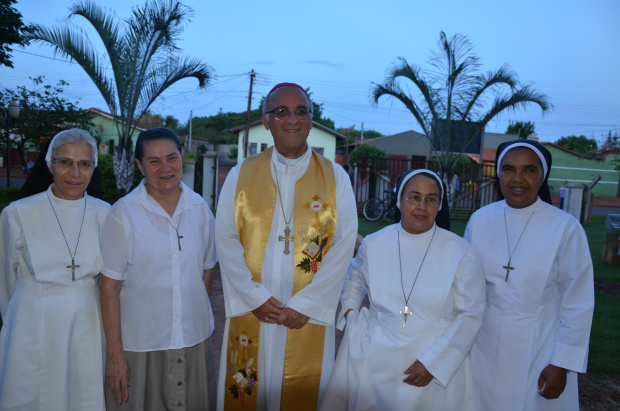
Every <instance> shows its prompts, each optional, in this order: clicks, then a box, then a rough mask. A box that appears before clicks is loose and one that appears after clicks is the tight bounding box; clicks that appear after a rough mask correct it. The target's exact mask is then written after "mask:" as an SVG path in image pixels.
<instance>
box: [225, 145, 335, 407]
mask: <svg viewBox="0 0 620 411" xmlns="http://www.w3.org/2000/svg"><path fill="white" fill-rule="evenodd" d="M272 150H273V147H271V148H269V149H268V150H266V151H264V152H263V153H261V154H258V155H255V156H252V157H249V158H247V159H246V160H245V161H244V162H243V164H242V165H241V170H240V171H239V180H238V182H237V191H236V194H235V222H236V225H237V232H238V234H239V241H240V242H241V245H243V248H244V254H245V261H246V264H247V266H248V268H249V269H250V272H251V273H252V279H253V281H255V282H257V283H260V282H261V269H262V265H263V256H264V254H265V249H266V247H267V242H268V240H269V233H270V231H271V223H272V219H273V214H274V212H275V207H276V201H277V188H276V184H275V182H274V180H273V178H272V176H271V157H272ZM294 216H295V226H296V227H297V230H296V231H295V230H293V232H294V234H293V236H292V237H293V252H294V254H293V256H294V257H293V258H294V259H293V261H294V263H293V264H294V265H295V267H294V281H293V295H294V294H295V293H297V292H298V291H299V290H301V289H302V288H304V287H305V286H306V285H308V284H310V282H311V281H312V278H313V277H314V274H315V273H316V272H317V271H318V269H319V268H320V265H321V260H322V259H323V256H324V255H325V254H326V253H327V252H328V251H329V248H330V245H331V242H332V240H333V238H334V233H335V231H336V179H335V176H334V169H333V166H332V164H331V162H330V161H329V160H327V159H325V158H323V157H321V156H319V155H318V154H316V153H315V152H314V151H313V152H312V157H311V158H310V164H309V165H308V169H307V170H306V172H305V174H304V175H303V176H302V177H301V178H300V179H299V180H298V181H297V183H296V184H295V203H294ZM293 228H294V227H293ZM282 327H284V326H282ZM260 330H261V322H260V321H259V320H258V319H257V318H256V316H254V314H252V313H251V312H250V313H247V314H244V315H242V316H238V317H233V318H231V319H230V323H229V328H228V359H227V367H226V389H225V391H224V392H225V396H226V398H225V401H224V409H226V410H244V409H247V410H255V409H256V406H257V398H256V396H257V392H258V390H257V387H258V384H260V383H261V382H260V381H259V378H258V375H259V373H258V350H259V346H260V344H259V342H260ZM324 340H325V326H322V325H317V324H310V323H307V324H306V325H304V326H303V327H302V328H301V329H298V330H292V329H289V330H288V331H287V337H286V351H285V357H284V374H283V375H284V377H283V381H282V400H281V410H316V408H317V402H318V397H319V383H320V379H321V365H322V362H323V342H324Z"/></svg>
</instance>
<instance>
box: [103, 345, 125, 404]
mask: <svg viewBox="0 0 620 411" xmlns="http://www.w3.org/2000/svg"><path fill="white" fill-rule="evenodd" d="M130 372H131V368H130V367H129V363H128V362H127V357H125V353H124V352H120V353H118V354H112V353H109V352H108V359H107V364H106V367H105V382H106V384H107V385H108V387H110V390H112V394H114V398H115V399H116V402H117V403H118V404H119V405H120V404H122V403H123V401H125V402H127V400H128V399H129V374H130Z"/></svg>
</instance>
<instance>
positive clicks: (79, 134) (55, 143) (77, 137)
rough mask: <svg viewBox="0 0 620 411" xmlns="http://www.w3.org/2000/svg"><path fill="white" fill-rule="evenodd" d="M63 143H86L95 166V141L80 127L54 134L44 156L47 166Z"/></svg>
mask: <svg viewBox="0 0 620 411" xmlns="http://www.w3.org/2000/svg"><path fill="white" fill-rule="evenodd" d="M65 144H88V145H89V146H90V148H91V151H92V160H93V163H94V165H95V167H97V142H96V141H95V139H94V138H93V136H91V135H90V133H89V132H88V131H86V130H82V129H81V128H70V129H68V130H64V131H61V132H60V133H58V134H56V135H55V136H54V138H53V139H52V142H51V143H50V146H49V148H48V150H47V155H46V156H45V162H46V163H47V166H48V167H50V166H51V164H52V158H54V157H55V156H56V153H57V152H58V150H59V149H60V147H62V146H64V145H65Z"/></svg>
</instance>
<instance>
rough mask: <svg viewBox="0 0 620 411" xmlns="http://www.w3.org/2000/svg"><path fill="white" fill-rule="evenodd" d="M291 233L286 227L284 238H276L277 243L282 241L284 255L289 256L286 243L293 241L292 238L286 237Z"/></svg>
mask: <svg viewBox="0 0 620 411" xmlns="http://www.w3.org/2000/svg"><path fill="white" fill-rule="evenodd" d="M290 233H291V229H290V228H288V226H286V228H285V229H284V236H281V235H280V236H278V241H284V254H290V252H291V251H290V250H289V248H288V242H289V241H293V237H294V236H290V237H289V236H288V235H289V234H290Z"/></svg>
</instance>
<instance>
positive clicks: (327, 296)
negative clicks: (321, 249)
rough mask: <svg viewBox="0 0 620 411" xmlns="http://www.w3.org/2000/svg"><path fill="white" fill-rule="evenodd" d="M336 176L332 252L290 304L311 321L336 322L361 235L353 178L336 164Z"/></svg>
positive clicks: (331, 323) (289, 305)
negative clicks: (342, 293) (348, 273)
mask: <svg viewBox="0 0 620 411" xmlns="http://www.w3.org/2000/svg"><path fill="white" fill-rule="evenodd" d="M334 174H335V177H336V230H335V233H334V239H333V241H332V244H331V247H330V249H329V251H328V252H327V253H326V254H325V256H324V257H323V261H322V262H321V267H320V268H319V270H318V271H317V272H316V274H315V275H314V278H313V279H312V282H311V283H310V284H308V285H307V286H305V287H304V288H303V289H301V290H299V291H298V292H297V293H295V295H293V297H292V298H291V299H290V300H289V302H288V304H287V306H288V307H290V308H292V309H294V310H296V311H298V312H300V313H302V314H304V315H307V316H308V317H310V322H311V323H315V324H322V325H333V324H334V320H335V317H336V309H337V307H338V299H339V297H340V292H341V291H342V285H343V282H344V278H345V276H346V273H347V267H348V266H349V264H350V263H351V259H352V258H353V248H354V247H355V240H356V238H357V205H356V204H355V196H354V194H353V188H352V187H351V180H350V178H349V176H348V174H347V173H346V172H345V171H344V170H343V169H342V167H341V166H339V165H337V164H334Z"/></svg>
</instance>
